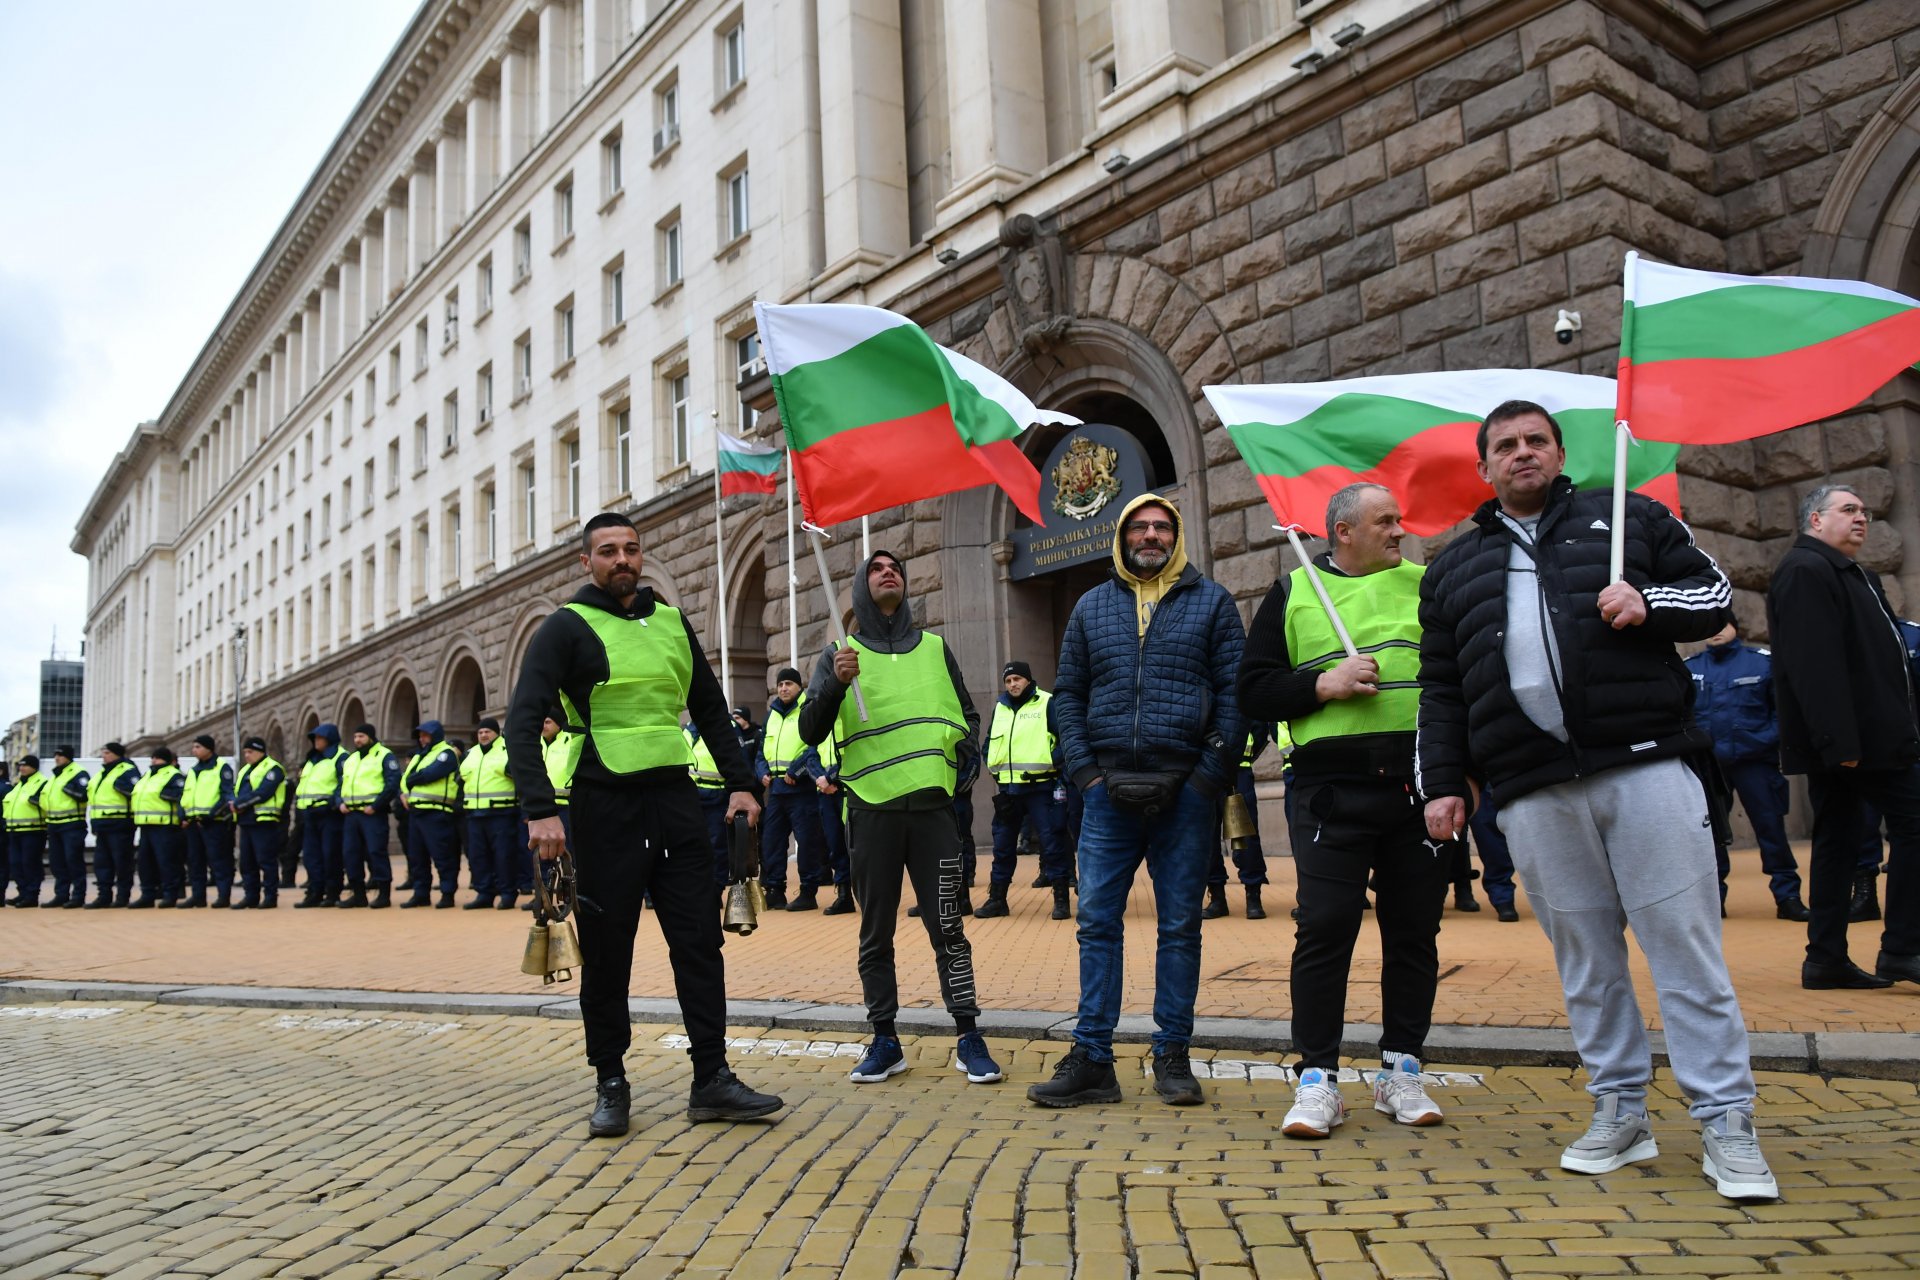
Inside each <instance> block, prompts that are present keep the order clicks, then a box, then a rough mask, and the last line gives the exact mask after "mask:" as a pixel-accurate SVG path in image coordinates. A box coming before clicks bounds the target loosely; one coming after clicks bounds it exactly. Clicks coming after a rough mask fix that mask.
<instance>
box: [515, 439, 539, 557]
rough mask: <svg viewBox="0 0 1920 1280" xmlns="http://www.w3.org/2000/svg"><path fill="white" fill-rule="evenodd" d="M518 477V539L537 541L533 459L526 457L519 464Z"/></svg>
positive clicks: (536, 504) (529, 541)
mask: <svg viewBox="0 0 1920 1280" xmlns="http://www.w3.org/2000/svg"><path fill="white" fill-rule="evenodd" d="M518 470H519V479H520V540H521V541H522V542H525V543H531V542H534V541H537V540H538V538H539V533H540V530H539V526H538V525H537V524H536V523H535V515H536V508H537V506H538V503H537V499H538V497H539V493H538V490H536V489H535V487H534V472H533V459H532V458H528V459H527V460H526V461H525V462H522V463H521V464H520V466H519V469H518Z"/></svg>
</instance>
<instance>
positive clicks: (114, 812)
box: [87, 760, 140, 822]
mask: <svg viewBox="0 0 1920 1280" xmlns="http://www.w3.org/2000/svg"><path fill="white" fill-rule="evenodd" d="M129 770H131V771H132V772H134V773H136V774H137V773H139V772H140V770H139V769H137V768H135V767H134V763H133V761H131V760H119V761H115V762H114V763H113V764H110V765H107V766H106V767H105V768H103V769H101V770H100V776H99V777H97V778H95V779H94V780H93V781H92V782H90V783H88V784H87V817H89V818H91V819H93V820H94V821H95V822H98V821H100V820H101V819H103V818H130V817H132V816H133V798H132V797H131V796H127V795H123V794H121V792H120V789H119V788H118V787H116V786H114V785H113V784H114V783H115V781H117V780H118V779H119V778H120V776H121V775H122V774H124V773H126V772H128V771H129Z"/></svg>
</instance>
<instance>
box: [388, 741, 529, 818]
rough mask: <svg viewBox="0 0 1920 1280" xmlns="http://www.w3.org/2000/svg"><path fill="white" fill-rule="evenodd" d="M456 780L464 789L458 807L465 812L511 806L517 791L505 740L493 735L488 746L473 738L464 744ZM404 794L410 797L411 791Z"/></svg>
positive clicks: (509, 807) (515, 800)
mask: <svg viewBox="0 0 1920 1280" xmlns="http://www.w3.org/2000/svg"><path fill="white" fill-rule="evenodd" d="M448 781H449V782H451V781H452V779H451V778H449V779H448ZM460 783H461V786H462V787H464V788H465V791H466V794H465V797H464V798H463V799H462V800H461V807H462V808H464V809H466V810H467V811H468V812H472V811H473V810H476V809H511V808H513V807H514V805H515V804H516V803H518V801H517V799H516V797H517V794H518V793H516V792H515V791H514V789H513V775H512V774H510V773H508V772H507V740H506V739H505V738H495V739H494V740H493V745H492V746H491V747H483V746H481V745H480V744H479V743H477V742H476V743H474V744H473V745H472V746H471V747H468V748H467V755H466V758H465V759H463V760H462V761H461V762H460ZM408 796H409V799H411V796H412V793H411V792H409V793H408Z"/></svg>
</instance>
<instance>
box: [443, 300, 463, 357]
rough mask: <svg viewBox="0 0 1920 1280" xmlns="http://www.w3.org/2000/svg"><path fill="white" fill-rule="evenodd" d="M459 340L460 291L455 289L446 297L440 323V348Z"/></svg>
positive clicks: (444, 348)
mask: <svg viewBox="0 0 1920 1280" xmlns="http://www.w3.org/2000/svg"><path fill="white" fill-rule="evenodd" d="M458 341H460V291H459V290H458V289H455V290H454V291H453V292H452V293H449V294H448V295H447V298H446V316H445V318H444V319H443V320H442V321H441V324H440V348H441V350H443V351H444V350H446V349H447V348H448V347H451V346H452V345H453V344H454V343H456V342H458Z"/></svg>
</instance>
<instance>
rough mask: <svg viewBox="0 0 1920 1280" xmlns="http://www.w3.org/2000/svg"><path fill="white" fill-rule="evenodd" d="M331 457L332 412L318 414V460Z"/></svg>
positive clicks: (323, 460)
mask: <svg viewBox="0 0 1920 1280" xmlns="http://www.w3.org/2000/svg"><path fill="white" fill-rule="evenodd" d="M331 457H333V414H332V413H331V412H328V413H324V414H322V415H320V461H322V462H325V461H326V460H327V459H329V458H331Z"/></svg>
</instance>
